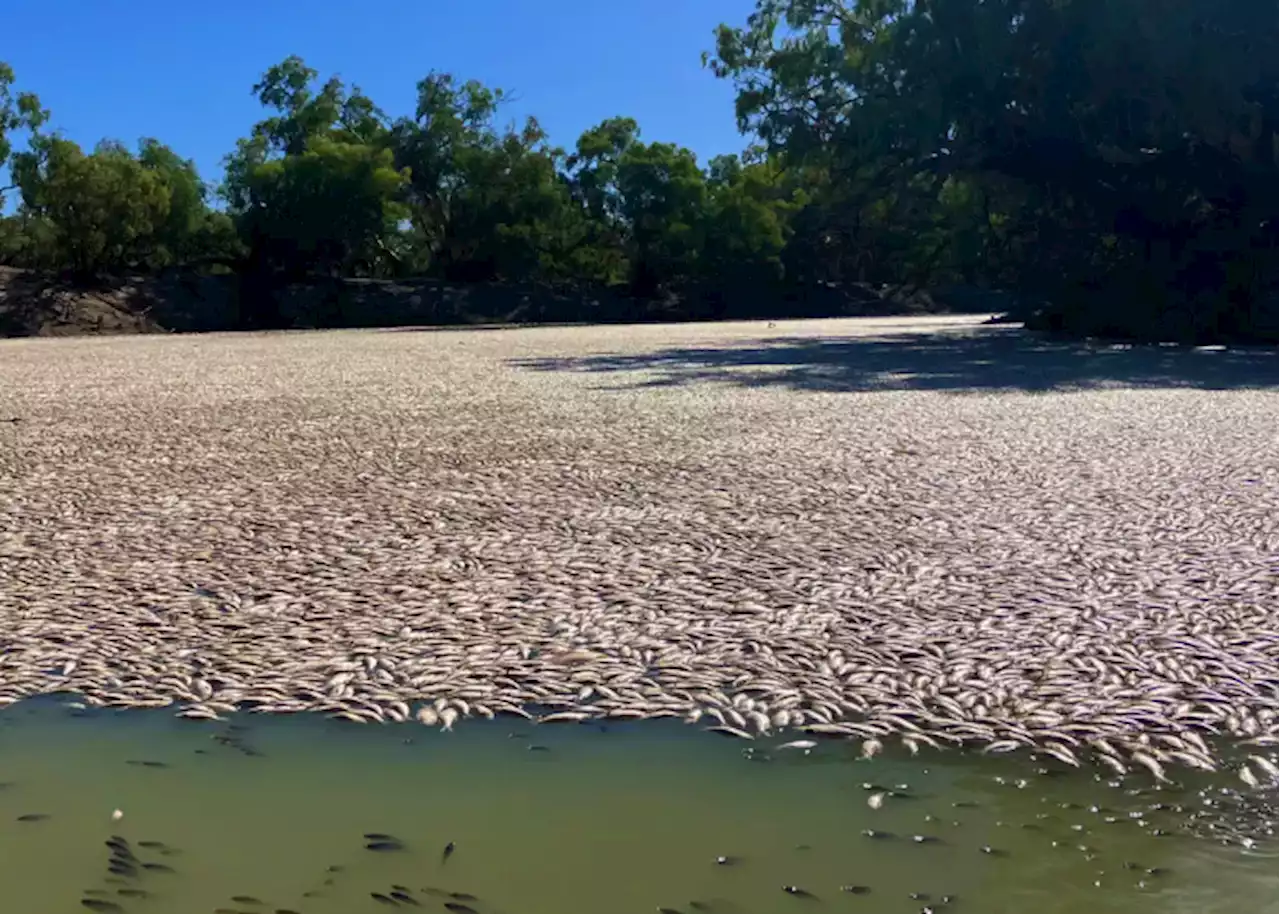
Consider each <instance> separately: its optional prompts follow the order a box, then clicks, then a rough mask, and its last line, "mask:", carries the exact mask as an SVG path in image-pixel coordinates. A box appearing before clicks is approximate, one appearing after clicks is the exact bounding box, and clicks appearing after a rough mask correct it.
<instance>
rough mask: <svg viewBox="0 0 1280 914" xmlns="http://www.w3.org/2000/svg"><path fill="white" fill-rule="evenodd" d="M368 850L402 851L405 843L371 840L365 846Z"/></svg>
mask: <svg viewBox="0 0 1280 914" xmlns="http://www.w3.org/2000/svg"><path fill="white" fill-rule="evenodd" d="M364 849H365V850H367V851H402V850H404V845H403V844H401V843H400V842H399V841H370V842H369V843H368V844H366V845H365V846H364Z"/></svg>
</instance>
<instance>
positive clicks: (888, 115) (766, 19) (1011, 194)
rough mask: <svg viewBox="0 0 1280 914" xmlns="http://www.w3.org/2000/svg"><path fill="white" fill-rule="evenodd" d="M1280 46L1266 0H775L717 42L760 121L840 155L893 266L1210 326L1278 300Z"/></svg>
mask: <svg viewBox="0 0 1280 914" xmlns="http://www.w3.org/2000/svg"><path fill="white" fill-rule="evenodd" d="M1276 54H1277V48H1276V14H1275V12H1274V11H1272V10H1270V9H1269V8H1266V7H1264V6H1263V5H1262V4H1221V3H1216V2H1212V0H1171V2H1169V3H1165V4H1161V5H1160V6H1159V9H1158V10H1157V9H1156V8H1155V7H1152V6H1151V5H1150V4H1149V3H1146V2H1143V0H997V2H994V3H993V2H989V0H923V2H907V0H760V2H759V3H757V7H756V11H755V12H754V13H753V15H752V16H751V17H750V19H749V21H748V23H747V27H746V28H744V29H733V28H729V27H721V29H720V30H719V32H718V34H717V46H716V53H715V55H714V56H710V57H708V58H707V62H708V64H709V65H710V66H711V67H712V69H713V70H714V71H715V72H716V73H717V74H718V75H720V76H722V77H726V78H730V79H732V80H733V81H734V82H735V84H736V86H737V88H738V99H737V114H738V118H739V122H740V124H741V126H742V127H743V129H744V130H749V131H752V132H755V133H756V134H757V135H759V136H760V137H761V138H762V139H763V140H764V141H765V142H766V143H768V144H769V145H770V147H771V148H775V149H779V150H786V151H787V153H788V154H789V156H790V157H791V158H792V160H793V161H795V162H805V163H810V164H816V165H819V166H821V167H823V168H826V169H828V174H829V176H830V179H831V181H832V184H833V186H832V188H831V191H832V192H831V193H830V194H828V195H826V199H827V200H831V199H843V204H842V206H841V207H840V208H841V209H842V210H843V211H844V214H845V218H843V219H837V220H836V224H835V225H833V226H832V228H835V229H836V231H835V232H834V233H829V234H833V235H834V236H835V237H837V238H839V239H840V243H841V246H843V247H851V248H855V249H857V250H859V251H864V252H865V251H867V250H871V251H873V255H872V259H873V260H874V261H875V262H876V264H875V269H874V270H873V272H876V273H880V272H885V273H888V274H897V275H898V276H900V277H902V278H920V279H932V280H937V279H939V278H941V277H945V276H948V275H951V276H955V275H959V276H961V277H964V278H967V279H969V280H971V281H977V280H980V281H986V282H1002V283H1010V284H1014V285H1016V286H1018V287H1020V288H1021V289H1023V290H1024V291H1026V292H1028V293H1029V294H1031V295H1033V296H1035V297H1037V298H1046V299H1056V300H1057V301H1059V302H1060V303H1065V305H1066V307H1067V308H1068V310H1070V309H1071V308H1072V307H1076V309H1077V311H1080V310H1081V308H1080V307H1079V302H1081V301H1083V300H1084V299H1094V300H1097V299H1099V298H1103V299H1107V300H1108V301H1109V302H1110V303H1111V304H1109V305H1108V307H1109V308H1110V310H1111V313H1112V315H1113V317H1114V318H1115V319H1113V320H1111V324H1110V326H1108V327H1105V328H1101V329H1104V330H1106V331H1108V332H1125V327H1126V326H1128V327H1129V328H1130V330H1131V331H1132V332H1133V333H1135V334H1138V335H1152V334H1153V333H1154V334H1158V333H1161V332H1162V331H1161V329H1160V328H1161V327H1164V328H1171V327H1176V332H1177V335H1180V336H1184V337H1194V336H1196V335H1200V334H1209V335H1213V334H1214V333H1216V332H1219V331H1222V330H1224V329H1225V330H1229V331H1234V330H1236V329H1238V327H1228V326H1227V325H1229V324H1232V323H1233V322H1234V323H1241V322H1243V323H1244V324H1249V323H1251V322H1253V317H1244V318H1242V317H1241V314H1240V312H1241V307H1242V303H1243V302H1246V301H1247V302H1253V303H1257V302H1263V301H1265V302H1267V303H1268V304H1267V306H1266V307H1267V308H1268V309H1269V310H1274V298H1275V295H1274V280H1275V274H1276V269H1275V251H1276V236H1275V231H1276V230H1275V226H1276V198H1277V188H1276V165H1277V162H1276V136H1277V123H1276V108H1277V101H1276V74H1275V60H1276ZM851 212H856V214H857V215H856V217H853V218H849V214H850V213H851ZM832 215H833V216H835V214H834V213H833V214H832ZM819 221H821V220H819ZM868 226H871V227H872V230H873V232H874V234H875V236H876V238H877V242H876V243H875V244H873V245H871V247H870V248H868V247H867V245H866V239H865V237H863V232H862V230H863V229H864V228H866V227H868ZM904 232H905V234H904ZM833 253H834V252H833ZM864 266H865V257H864ZM860 269H861V267H860ZM1073 302H1075V303H1076V304H1075V305H1074V306H1073V304H1072V303H1073ZM1085 323H1087V321H1086V322H1085ZM1080 326H1083V324H1081V325H1080ZM1272 327H1274V321H1273V322H1272Z"/></svg>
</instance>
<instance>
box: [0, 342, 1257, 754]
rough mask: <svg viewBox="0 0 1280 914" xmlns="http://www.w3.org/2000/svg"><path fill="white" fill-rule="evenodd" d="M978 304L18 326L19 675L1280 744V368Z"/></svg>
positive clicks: (157, 690) (2, 428) (364, 706)
mask: <svg viewBox="0 0 1280 914" xmlns="http://www.w3.org/2000/svg"><path fill="white" fill-rule="evenodd" d="M975 324H976V322H975V321H974V320H973V319H971V318H943V319H936V318H935V319H926V320H915V321H905V322H903V321H883V320H875V321H871V320H860V321H813V322H794V323H784V324H780V325H779V326H777V327H774V326H772V325H770V326H766V325H764V324H749V323H743V324H724V325H685V326H646V327H610V328H595V327H593V328H547V329H530V330H513V331H470V332H414V331H399V332H395V331H392V332H387V331H384V332H330V333H308V334H274V335H272V334H264V335H239V336H232V335H214V336H203V337H122V338H96V339H78V340H59V341H48V340H32V341H21V342H0V418H5V417H6V416H13V417H20V418H21V420H22V421H21V422H18V423H11V424H3V425H0V644H2V645H3V647H4V652H3V653H2V654H0V696H5V695H7V696H8V697H9V698H17V697H19V696H21V695H25V694H30V693H33V692H39V691H57V690H77V691H81V692H83V693H85V694H86V695H88V696H89V697H90V698H91V699H93V700H96V701H103V702H109V703H122V704H127V703H138V702H145V701H149V700H156V699H158V700H160V701H166V700H179V701H183V702H186V703H188V704H189V705H191V706H194V707H196V708H197V709H204V710H209V709H211V710H212V712H217V711H219V710H226V709H227V708H229V707H230V706H232V705H243V704H246V703H250V704H251V703H257V704H260V705H262V706H263V707H265V708H267V709H272V710H289V709H293V708H298V707H312V708H320V709H325V710H329V711H331V712H342V713H350V714H352V715H355V716H358V717H363V718H370V719H374V718H380V717H386V716H390V717H399V716H402V715H403V713H405V712H409V713H412V711H413V708H412V705H413V703H414V702H417V701H423V702H427V701H433V700H434V704H432V705H429V706H426V707H428V710H425V711H424V712H423V717H425V718H427V719H435V716H436V715H438V714H439V712H441V711H442V710H458V711H462V712H463V713H466V712H468V711H470V712H476V711H479V712H480V713H486V712H487V711H490V710H496V711H501V710H504V709H508V708H510V707H513V706H516V705H519V704H521V703H525V702H534V703H538V704H542V705H551V706H559V707H564V708H570V707H572V708H581V709H586V710H587V711H588V713H592V714H615V715H618V716H625V715H627V714H629V713H632V712H635V711H639V712H643V713H646V714H649V713H655V712H663V713H671V714H680V715H689V716H691V717H697V716H698V715H699V714H701V715H702V719H703V721H704V722H707V721H712V720H713V719H716V720H720V719H723V721H724V722H726V723H727V724H728V725H729V726H732V727H734V728H741V729H744V730H748V731H753V732H755V731H760V730H764V729H766V728H773V729H776V728H779V727H783V726H796V725H799V724H805V725H808V724H815V723H816V724H819V725H820V726H819V729H823V727H822V726H821V725H823V724H825V723H828V722H830V721H837V722H844V723H840V724H839V726H837V727H836V728H835V729H842V728H843V729H846V730H847V732H850V733H862V734H865V735H868V736H870V735H873V734H879V735H886V734H888V733H889V732H899V731H901V730H902V728H903V727H904V726H907V727H910V726H917V727H920V728H922V729H923V730H924V731H925V732H926V733H931V734H933V735H935V736H940V737H942V738H948V739H956V740H959V739H966V740H970V739H976V740H979V741H985V742H993V741H1013V742H1016V743H1031V742H1035V743H1038V744H1041V745H1049V746H1050V747H1051V749H1053V750H1054V751H1061V752H1063V753H1066V754H1067V755H1068V756H1069V755H1071V754H1072V753H1074V754H1075V755H1077V756H1079V755H1083V754H1085V753H1084V752H1083V751H1082V748H1081V747H1080V746H1079V745H1078V744H1077V743H1076V742H1075V741H1076V740H1078V739H1083V738H1084V737H1087V736H1105V737H1107V738H1109V739H1111V740H1112V741H1113V743H1114V744H1115V746H1116V747H1118V749H1117V751H1116V754H1117V756H1121V757H1123V758H1125V759H1128V758H1130V757H1132V756H1133V754H1134V753H1137V754H1138V756H1142V755H1146V756H1147V757H1149V758H1150V759H1152V760H1153V761H1154V762H1157V763H1158V762H1159V761H1165V762H1168V761H1174V762H1178V761H1182V762H1186V763H1195V759H1201V760H1203V758H1204V755H1205V753H1204V752H1202V751H1201V750H1200V749H1199V748H1197V747H1198V745H1199V744H1198V741H1197V740H1196V739H1195V738H1194V736H1191V737H1187V738H1185V739H1183V738H1182V737H1174V738H1171V739H1170V740H1167V741H1166V742H1165V743H1160V742H1159V741H1158V740H1157V742H1156V743H1154V744H1149V743H1148V740H1149V737H1150V734H1159V733H1165V734H1186V733H1188V732H1189V731H1201V730H1206V729H1213V728H1217V729H1220V730H1225V731H1230V732H1234V733H1235V734H1236V735H1237V736H1238V737H1240V738H1242V739H1243V738H1252V739H1255V740H1258V741H1260V742H1261V743H1264V744H1269V743H1271V742H1273V741H1274V737H1275V734H1276V713H1275V702H1276V694H1275V689H1276V675H1277V673H1276V669H1277V657H1278V653H1277V636H1276V603H1275V600H1276V588H1277V567H1276V549H1277V530H1276V510H1275V509H1276V498H1277V491H1278V486H1277V461H1276V449H1275V443H1276V437H1275V433H1276V421H1277V411H1276V397H1275V392H1274V390H1273V389H1267V388H1266V384H1267V383H1274V381H1273V380H1272V381H1271V382H1268V381H1266V380H1265V372H1264V373H1263V374H1258V366H1259V364H1262V363H1259V362H1258V358H1259V356H1258V355H1257V354H1256V353H1254V354H1249V353H1245V354H1244V355H1239V354H1233V353H1199V354H1196V353H1178V354H1176V355H1175V354H1173V353H1166V352H1163V351H1155V350H1132V351H1128V352H1125V351H1114V350H1104V349H1097V350H1093V351H1091V352H1089V353H1085V354H1080V353H1067V352H1063V351H1060V350H1056V349H1046V348H1045V347H1039V346H1037V345H1034V344H1031V343H1028V342H1027V341H1026V340H1025V339H1024V338H1023V337H1021V336H1014V335H1011V333H1014V332H1013V331H1010V330H1008V329H1007V328H982V329H977V328H976V326H975ZM911 334H917V335H915V336H912V335H911ZM884 335H899V336H898V339H896V341H895V342H893V343H892V344H890V343H887V342H882V341H880V340H878V339H876V337H881V336H884ZM762 340H763V341H764V342H761V341H762ZM1267 357H1268V356H1267V355H1266V354H1265V353H1264V354H1262V356H1261V358H1263V359H1265V358H1267ZM899 362H900V363H901V369H900V370H899V369H898V368H897V366H898V365H899ZM1263 367H1264V368H1265V365H1264V366H1263ZM1044 378H1048V379H1049V380H1048V381H1046V380H1044ZM1259 378H1262V380H1259ZM1272 378H1274V373H1273V374H1272ZM1068 384H1070V385H1071V386H1076V387H1081V388H1084V389H1080V390H1077V391H1073V392H1046V391H1048V390H1050V389H1060V388H1063V387H1064V385H1068ZM1208 387H1217V388H1219V389H1213V390H1211V389H1206V388H1208ZM398 700H403V702H404V705H403V706H402V705H400V704H398V703H397V701H398ZM477 706H478V707H477ZM197 713H203V711H201V710H198V711H197ZM447 716H448V715H447ZM713 722H714V721H713ZM850 722H852V723H850ZM1073 728H1074V729H1073ZM1106 753H1107V750H1104V754H1106ZM1178 753H1183V754H1188V758H1181V759H1180V758H1178ZM1139 760H1140V761H1141V759H1139ZM1143 763H1144V764H1146V762H1143Z"/></svg>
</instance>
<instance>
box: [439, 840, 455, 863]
mask: <svg viewBox="0 0 1280 914" xmlns="http://www.w3.org/2000/svg"><path fill="white" fill-rule="evenodd" d="M456 847H457V845H456V844H454V843H453V842H452V841H450V842H449V843H448V844H446V845H445V846H444V851H443V853H441V854H440V863H441V864H443V863H444V862H445V861H447V860H448V859H449V858H450V857H451V856H453V851H454V848H456Z"/></svg>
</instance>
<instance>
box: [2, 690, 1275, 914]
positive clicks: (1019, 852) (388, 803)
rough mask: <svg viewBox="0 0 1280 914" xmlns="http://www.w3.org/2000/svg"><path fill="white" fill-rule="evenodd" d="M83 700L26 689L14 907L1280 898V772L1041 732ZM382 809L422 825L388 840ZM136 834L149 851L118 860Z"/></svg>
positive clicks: (587, 911) (10, 867) (15, 713)
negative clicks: (1095, 771) (1245, 784)
mask: <svg viewBox="0 0 1280 914" xmlns="http://www.w3.org/2000/svg"><path fill="white" fill-rule="evenodd" d="M68 700H69V699H68V697H66V696H63V697H57V698H54V697H49V698H43V699H39V700H34V701H26V702H23V703H21V704H18V705H15V706H12V707H10V708H8V709H7V710H5V711H3V712H0V782H3V784H4V786H3V787H0V892H3V897H2V898H0V910H5V911H15V912H17V911H21V912H24V914H55V912H69V911H76V910H80V911H83V910H86V908H84V907H80V904H81V901H82V899H88V900H92V901H105V902H107V903H109V904H118V905H119V906H120V910H122V911H128V912H139V914H143V912H155V914H166V912H175V914H177V912H212V911H215V910H219V909H221V910H224V911H259V912H261V911H268V912H270V911H274V910H277V909H281V910H286V911H297V912H304V914H360V912H364V911H370V912H372V911H388V910H392V909H394V908H400V909H404V910H411V909H413V908H415V907H422V908H423V909H425V910H430V911H445V910H446V908H445V907H444V904H445V902H449V903H451V904H454V905H464V906H466V907H469V908H471V909H473V910H474V911H477V912H479V914H609V912H618V914H623V912H632V911H634V912H653V911H656V910H658V909H659V908H660V907H661V908H668V909H670V910H672V911H679V912H695V911H696V912H710V914H748V912H751V914H770V912H792V911H801V912H803V911H814V912H821V911H874V912H904V914H909V912H919V911H921V910H923V909H924V908H926V907H931V908H932V909H933V910H935V911H938V912H941V911H974V912H978V911H981V912H991V914H995V912H1028V911H1036V912H1045V914H1068V912H1072V914H1074V912H1082V914H1083V912H1091V914H1092V912H1111V911H1114V912H1121V911H1123V912H1145V911H1151V912H1157V911H1158V912H1162V914H1167V912H1180V911H1186V912H1198V914H1199V912H1204V914H1211V912H1218V911H1221V912H1232V914H1242V912H1244V914H1247V912H1252V911H1268V910H1274V907H1275V899H1276V893H1277V876H1276V871H1277V867H1276V849H1275V843H1274V837H1273V835H1274V812H1275V798H1274V795H1273V794H1272V795H1270V796H1268V795H1266V794H1265V793H1264V794H1262V795H1260V796H1256V797H1253V798H1247V797H1245V798H1242V797H1241V796H1240V795H1239V794H1238V793H1237V791H1236V789H1235V788H1237V787H1239V786H1241V785H1240V784H1239V782H1235V783H1232V782H1231V780H1230V779H1229V778H1227V777H1221V778H1217V779H1214V780H1205V779H1200V778H1194V777H1187V778H1186V780H1185V783H1183V784H1180V785H1178V786H1175V787H1166V788H1163V789H1156V788H1155V785H1154V784H1153V783H1152V782H1151V779H1150V778H1149V777H1141V778H1140V777H1138V776H1136V775H1134V776H1131V777H1130V778H1129V779H1127V780H1126V781H1125V782H1124V783H1118V782H1112V783H1110V784H1109V783H1107V782H1105V781H1102V780H1096V779H1095V778H1094V777H1093V776H1092V775H1091V774H1086V773H1080V772H1063V771H1061V766H1058V765H1056V763H1053V764H1052V766H1050V765H1049V764H1048V763H1046V762H1045V761H1044V760H1039V761H1036V760H1029V759H1027V758H1025V757H1023V758H988V757H983V756H979V755H973V754H967V753H964V754H962V753H958V752H950V753H933V754H929V755H927V756H926V755H921V756H920V757H918V758H912V757H910V756H908V755H905V754H903V755H901V756H899V755H892V756H890V757H883V756H882V757H878V758H875V759H873V760H869V761H868V760H860V759H857V758H856V756H855V754H854V751H853V748H852V746H851V745H850V744H847V743H822V744H821V745H820V746H819V747H818V748H817V749H815V750H813V751H812V752H811V753H810V754H808V755H805V754H804V753H803V752H801V751H796V750H778V749H775V748H774V747H776V745H777V744H778V743H780V742H782V739H775V740H767V741H766V740H761V741H758V742H757V743H756V747H757V748H756V751H755V752H754V753H752V752H747V753H744V751H743V750H744V744H743V743H740V742H737V741H734V740H730V739H723V738H720V737H717V736H713V735H709V734H704V733H700V732H698V731H697V730H694V729H693V728H688V727H685V726H683V725H681V724H676V723H671V722H644V723H639V724H625V725H609V726H608V727H607V728H605V729H604V730H603V731H602V730H601V729H600V728H599V727H597V726H594V725H548V726H543V727H535V726H533V725H529V724H526V723H523V722H521V721H519V720H500V721H495V722H492V723H487V722H481V723H472V722H468V723H466V724H464V725H462V726H461V727H460V728H459V730H458V731H457V732H455V733H443V734H442V733H439V732H436V731H434V730H427V729H425V728H423V727H421V726H420V725H405V726H387V727H371V726H368V727H366V726H360V725H356V724H350V723H346V722H342V721H334V720H327V719H324V718H320V717H316V716H306V717H294V718H266V717H263V716H256V715H242V716H238V717H236V718H235V719H233V720H231V721H229V722H226V723H217V722H211V723H195V722H191V721H184V720H177V719H175V718H173V717H172V716H171V715H170V714H169V713H167V712H163V711H160V712H141V711H94V710H92V709H90V710H88V711H78V710H75V709H73V708H69V707H68V706H67V702H68ZM753 755H754V758H752V757H750V756H753ZM765 758H769V759H770V760H769V761H766V760H764V759H765ZM1224 791H1225V792H1224ZM881 792H888V793H887V795H886V796H885V797H884V801H883V805H882V806H881V807H880V808H879V809H873V808H871V806H870V805H869V804H868V799H869V798H870V797H871V796H872V795H874V794H877V793H881ZM117 809H118V810H120V811H121V812H122V813H123V816H122V818H120V819H119V820H113V818H112V812H113V810H117ZM868 830H870V831H873V832H874V833H875V835H874V836H871V835H867V834H865V833H864V832H865V831H868ZM365 834H379V835H387V836H390V839H389V840H390V841H393V842H397V843H399V844H400V845H402V849H399V850H382V851H371V850H367V849H366V844H367V843H368V842H369V840H371V839H366V838H365V837H364V835H365ZM113 835H115V836H118V838H120V839H123V841H124V842H127V845H128V848H129V853H130V854H132V855H133V860H134V861H135V863H134V865H135V868H136V875H134V874H132V873H127V872H126V873H123V874H122V873H114V874H113V873H111V872H109V871H108V864H109V861H110V859H111V854H112V851H111V849H110V848H109V847H108V846H107V845H106V844H105V843H104V842H107V841H109V840H111V837H112V836H113ZM916 836H918V837H919V838H920V839H923V840H920V841H917V840H914V839H915V838H916ZM372 840H380V839H372ZM143 842H146V843H147V844H146V846H144V845H143ZM116 843H117V845H119V844H120V843H122V842H119V841H117V842H116ZM449 844H452V845H453V851H452V853H450V854H449V855H448V856H447V858H446V857H445V854H444V851H445V848H446V846H447V845H449ZM718 858H725V860H724V862H717V861H718ZM117 859H119V857H118V858H117ZM143 864H151V865H152V866H150V867H147V866H143ZM156 864H158V865H159V866H155V865H156ZM124 869H126V870H127V869H128V867H125V868H124ZM1149 871H1150V872H1149ZM393 886H399V887H400V888H393ZM783 886H795V887H797V888H799V889H802V890H803V891H804V892H806V893H808V895H799V894H796V895H792V894H788V893H786V892H785V891H784V890H783ZM842 887H849V888H856V889H858V892H857V893H854V892H849V891H844V890H842ZM122 889H123V890H124V891H125V892H126V893H134V894H124V895H122V894H120V890H122ZM139 891H141V892H145V893H147V894H146V896H145V897H143V896H139V895H137V894H136V893H137V892H139ZM393 892H400V893H402V894H401V895H400V896H399V897H400V898H401V899H406V900H399V901H398V900H397V899H396V897H393V896H392V893H393ZM449 892H456V893H461V895H462V897H452V896H449V895H447V894H446V893H449ZM372 893H378V894H380V895H382V896H383V898H382V899H378V898H375V897H374V896H373V894H372ZM913 895H914V897H913ZM466 896H474V899H472V898H468V897H466ZM944 896H947V900H945V901H944ZM237 897H238V898H239V899H240V900H233V898H237ZM458 910H460V911H461V910H463V909H461V908H459V909H458Z"/></svg>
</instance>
